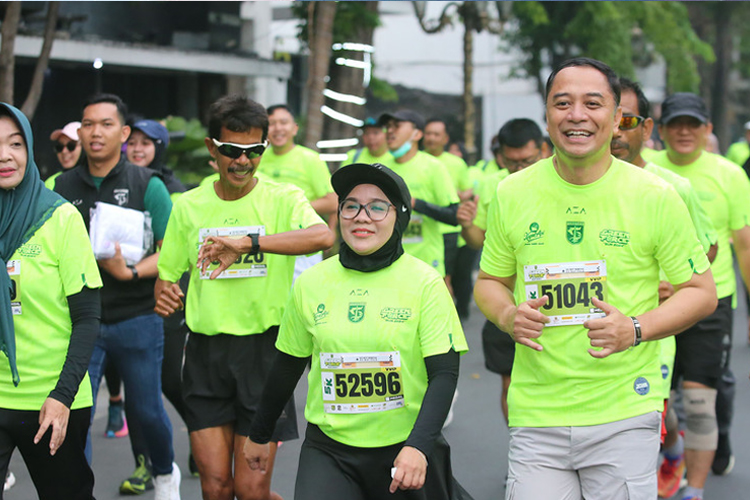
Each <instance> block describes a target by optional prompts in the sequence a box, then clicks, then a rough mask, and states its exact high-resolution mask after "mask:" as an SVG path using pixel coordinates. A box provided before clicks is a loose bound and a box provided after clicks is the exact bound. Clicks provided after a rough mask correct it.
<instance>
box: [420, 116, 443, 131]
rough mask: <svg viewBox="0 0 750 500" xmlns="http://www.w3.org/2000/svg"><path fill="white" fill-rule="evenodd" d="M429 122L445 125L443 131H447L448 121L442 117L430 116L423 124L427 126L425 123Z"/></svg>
mask: <svg viewBox="0 0 750 500" xmlns="http://www.w3.org/2000/svg"><path fill="white" fill-rule="evenodd" d="M430 123H442V124H443V126H444V127H445V133H446V134H447V133H448V123H447V122H446V121H445V120H443V119H442V118H430V119H429V120H427V121H426V122H425V124H424V126H425V127H427V125H429V124H430Z"/></svg>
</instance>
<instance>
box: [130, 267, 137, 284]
mask: <svg viewBox="0 0 750 500" xmlns="http://www.w3.org/2000/svg"><path fill="white" fill-rule="evenodd" d="M128 269H130V271H131V272H132V273H133V277H132V278H130V281H138V278H139V276H138V269H136V268H135V266H128Z"/></svg>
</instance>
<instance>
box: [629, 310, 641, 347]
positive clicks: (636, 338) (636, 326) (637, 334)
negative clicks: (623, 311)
mask: <svg viewBox="0 0 750 500" xmlns="http://www.w3.org/2000/svg"><path fill="white" fill-rule="evenodd" d="M630 319H631V320H633V330H634V333H633V347H635V346H637V345H639V344H640V343H641V340H642V339H641V323H640V321H638V320H637V319H636V317H635V316H631V317H630Z"/></svg>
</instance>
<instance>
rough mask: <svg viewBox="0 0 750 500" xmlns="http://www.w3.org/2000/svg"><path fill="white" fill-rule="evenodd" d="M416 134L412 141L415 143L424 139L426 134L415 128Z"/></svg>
mask: <svg viewBox="0 0 750 500" xmlns="http://www.w3.org/2000/svg"><path fill="white" fill-rule="evenodd" d="M414 132H416V134H415V135H414V139H412V140H413V141H415V142H419V141H421V140H422V137H424V132H422V131H421V130H419V129H418V128H415V129H414Z"/></svg>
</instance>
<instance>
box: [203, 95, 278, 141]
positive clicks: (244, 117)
mask: <svg viewBox="0 0 750 500" xmlns="http://www.w3.org/2000/svg"><path fill="white" fill-rule="evenodd" d="M222 127H224V128H226V129H227V130H231V131H232V132H247V131H249V130H250V129H251V128H259V129H261V130H262V131H263V139H262V140H264V141H265V140H266V137H268V114H267V113H266V109H265V108H264V107H263V106H262V105H260V104H258V103H257V102H255V101H253V100H252V99H248V98H247V97H246V96H244V95H240V94H231V95H226V96H224V97H221V98H219V99H218V100H217V101H216V102H214V103H213V104H212V105H211V107H210V108H208V135H209V137H212V138H214V139H217V140H218V139H220V138H221V128H222Z"/></svg>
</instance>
